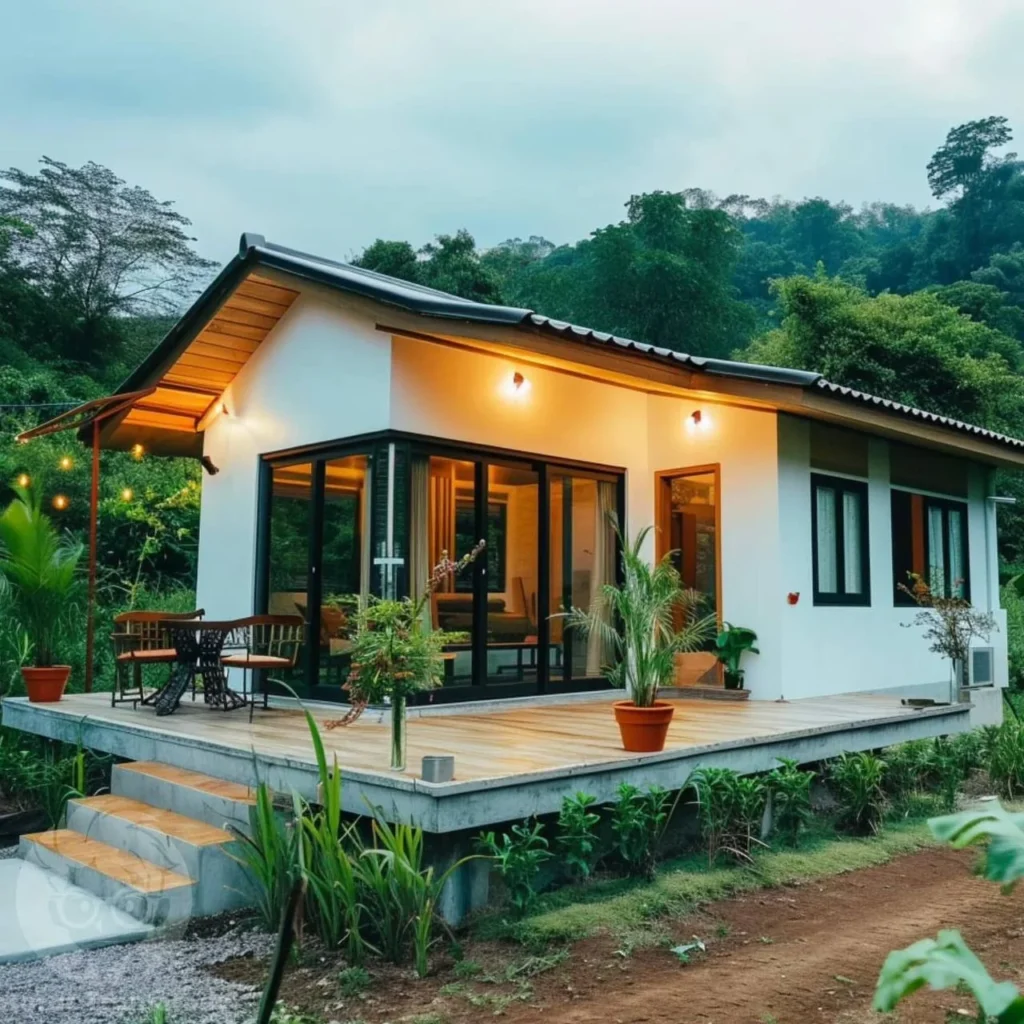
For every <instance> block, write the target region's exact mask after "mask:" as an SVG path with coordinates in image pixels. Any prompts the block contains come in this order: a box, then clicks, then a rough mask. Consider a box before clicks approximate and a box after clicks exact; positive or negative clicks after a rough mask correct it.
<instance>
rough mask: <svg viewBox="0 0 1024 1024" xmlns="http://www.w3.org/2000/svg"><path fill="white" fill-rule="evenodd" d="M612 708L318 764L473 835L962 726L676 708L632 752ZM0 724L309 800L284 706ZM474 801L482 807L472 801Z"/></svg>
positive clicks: (307, 753) (501, 722) (307, 768)
mask: <svg viewBox="0 0 1024 1024" xmlns="http://www.w3.org/2000/svg"><path fill="white" fill-rule="evenodd" d="M610 705H611V700H610V699H608V698H605V697H602V699H599V700H587V701H579V702H573V703H558V704H544V705H538V704H534V705H525V706H519V707H513V708H509V707H507V706H506V707H505V708H502V709H500V710H488V709H486V708H484V707H474V708H468V709H466V710H462V709H458V710H452V709H450V708H444V709H431V712H429V713H426V714H423V715H420V716H419V717H413V718H411V719H410V721H409V723H408V738H409V746H408V770H407V771H406V772H405V773H396V772H392V771H390V770H389V768H388V757H389V727H388V725H387V724H386V722H385V721H381V720H380V718H379V717H378V718H377V720H373V718H372V717H371V716H369V715H368V716H366V717H364V718H363V719H361V720H360V721H358V722H356V723H354V724H353V725H350V726H346V727H343V728H337V729H333V730H330V729H326V728H324V729H323V730H322V734H323V737H324V743H325V746H326V749H327V755H328V758H333V757H335V756H336V757H337V760H338V764H339V765H340V766H341V769H342V772H343V777H345V778H347V779H348V780H349V781H350V785H349V787H348V788H349V790H350V791H353V790H354V792H350V793H349V800H347V801H346V802H347V803H349V804H350V806H351V809H353V810H359V809H361V808H362V809H365V806H364V805H365V801H366V800H367V799H370V800H372V801H373V803H374V804H375V805H378V804H380V802H381V800H382V799H383V800H384V802H385V803H384V805H385V807H387V806H391V807H392V808H393V816H394V817H395V818H396V819H401V818H406V817H414V816H415V815H413V813H412V811H411V810H409V811H408V813H407V811H406V810H402V809H400V808H399V805H400V804H403V805H404V804H405V803H408V801H409V800H412V802H413V803H415V804H417V806H418V808H419V812H420V813H422V811H423V807H424V803H423V799H422V798H423V797H430V801H428V803H429V804H430V806H431V807H432V808H433V809H434V810H435V811H436V810H437V809H438V807H437V804H438V801H442V802H443V801H445V800H446V798H454V797H458V796H462V797H470V796H472V797H474V801H473V802H474V803H475V804H476V807H475V810H474V812H473V813H472V814H471V815H470V816H469V817H470V818H471V819H472V820H471V821H467V822H466V825H467V827H471V826H475V825H477V824H479V823H481V822H483V821H485V820H487V819H488V818H489V820H491V821H501V820H507V819H510V818H513V817H519V816H522V815H523V814H526V813H541V812H543V811H544V810H548V809H551V807H552V802H553V801H556V802H555V803H554V804H553V806H557V801H560V799H561V795H564V793H565V792H574V791H575V790H577V789H581V788H586V789H588V790H589V791H591V792H595V793H596V794H597V795H598V796H599V797H600V796H604V795H606V793H610V792H612V791H613V787H614V786H615V785H618V783H619V782H621V781H625V780H627V779H630V780H634V781H641V782H659V783H661V784H666V785H671V784H672V783H675V785H677V786H678V785H681V784H682V782H683V781H684V780H685V777H686V775H687V774H688V773H689V772H690V771H691V770H692V769H693V768H694V767H696V766H697V765H698V764H703V763H707V764H719V765H725V766H730V765H731V766H734V767H735V768H736V769H737V770H739V771H760V770H764V769H765V768H767V767H770V766H771V765H772V764H773V763H774V762H775V758H776V757H778V756H795V757H798V758H801V759H803V760H806V761H810V760H816V759H818V758H821V757H827V756H833V755H834V754H836V753H838V752H839V751H840V750H845V749H849V750H856V749H867V748H871V747H877V746H883V745H885V744H887V743H891V742H898V741H899V740H901V739H911V738H915V737H922V736H934V735H939V734H942V733H949V732H959V731H961V730H963V729H965V728H967V722H968V707H967V705H956V706H953V707H939V708H929V709H927V710H924V711H919V710H913V709H911V708H907V707H904V706H902V705H901V704H900V703H899V701H898V700H895V699H892V698H883V697H872V696H839V697H822V698H813V699H806V700H795V701H790V702H787V703H777V702H766V701H746V702H727V701H704V700H680V701H678V702H676V714H675V718H674V720H673V722H672V725H671V728H670V730H669V737H668V743H667V745H666V749H665V750H664V751H663V752H661V753H659V754H643V755H637V754H627V753H626V752H625V751H623V749H622V747H621V744H620V741H619V735H618V729H617V726H616V724H615V721H614V718H613V716H612V710H611V706H610ZM314 713H315V717H316V718H318V719H319V720H320V721H321V722H323V721H324V720H325V719H328V718H330V712H327V711H324V710H323V709H322V708H317V709H316V710H315V712H314ZM4 722H5V724H9V725H13V726H15V727H16V728H22V729H26V730H27V731H31V732H39V733H42V734H44V735H50V736H54V737H57V738H62V739H66V740H71V741H74V740H75V739H76V738H81V740H82V742H84V743H86V744H87V745H89V746H92V747H94V748H97V749H101V750H108V751H110V752H112V753H115V754H117V755H119V756H122V757H127V758H129V759H132V760H158V761H163V762H166V763H168V764H175V765H177V766H179V767H181V768H191V769H194V770H197V771H203V772H207V773H208V774H211V775H214V776H216V777H219V778H224V779H228V780H230V781H233V782H238V783H243V784H251V783H252V781H253V779H254V778H256V777H259V778H267V779H268V781H270V782H271V784H272V785H274V786H275V787H277V788H283V787H294V788H297V789H299V790H300V791H304V792H306V793H307V794H308V795H311V796H315V792H316V789H315V787H316V776H315V760H314V755H313V747H312V744H311V741H310V737H309V732H308V729H307V726H306V722H305V719H304V717H303V715H302V713H301V711H299V710H296V709H292V708H288V709H283V708H278V709H271V710H270V711H262V710H258V711H257V712H256V717H255V721H254V722H253V723H251V724H250V722H249V720H248V714H247V712H245V711H237V712H228V713H224V712H218V711H213V710H211V709H209V708H207V707H205V706H204V705H202V704H201V703H198V704H192V703H191V702H184V703H183V704H182V706H181V708H180V709H179V710H178V711H177V712H175V713H174V714H173V715H170V716H168V717H164V718H157V717H156V715H155V714H154V712H153V711H152V710H150V709H148V708H137V709H135V708H131V707H130V706H122V707H117V708H112V707H111V706H110V704H109V698H107V697H106V696H105V695H102V694H91V695H84V694H76V695H69V696H67V697H65V699H64V700H62V701H61V702H60V703H58V704H53V705H29V704H28V703H27V702H26V701H24V700H8V701H5V702H4ZM425 754H454V755H455V763H456V774H455V781H454V782H452V783H445V784H440V785H438V784H431V783H425V782H423V781H422V780H420V779H419V778H418V775H419V767H420V759H421V758H422V757H423V755H425ZM581 776H588V777H589V779H588V781H584V780H583V779H582V778H581ZM351 783H357V784H358V785H356V786H352V785H351ZM609 787H612V789H609ZM499 790H501V791H509V790H512V791H515V794H516V795H515V797H514V798H512V797H513V793H512V792H505V793H504V797H508V798H510V799H505V798H502V799H498V791H499ZM485 794H487V802H488V803H489V804H490V805H492V806H491V808H490V809H487V808H485V807H482V806H481V805H480V798H481V797H483V796H484V795H485ZM528 794H532V795H528ZM498 805H501V807H500V809H499V807H498ZM448 806H451V805H448ZM510 809H511V810H512V813H507V811H508V810H510ZM492 814H493V815H499V814H504V815H505V817H504V818H503V817H498V816H493V817H492V816H491V815H492ZM439 824H440V823H439ZM425 827H429V826H428V825H426V824H425ZM452 827H453V826H452V825H451V824H448V825H446V826H445V827H439V828H437V829H436V830H437V831H448V830H450V828H452Z"/></svg>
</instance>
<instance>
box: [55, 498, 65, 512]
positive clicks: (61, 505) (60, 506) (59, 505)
mask: <svg viewBox="0 0 1024 1024" xmlns="http://www.w3.org/2000/svg"><path fill="white" fill-rule="evenodd" d="M53 507H54V508H55V509H56V510H57V511H58V512H63V511H64V509H66V508H67V507H68V497H67V495H66V494H55V495H54V496H53Z"/></svg>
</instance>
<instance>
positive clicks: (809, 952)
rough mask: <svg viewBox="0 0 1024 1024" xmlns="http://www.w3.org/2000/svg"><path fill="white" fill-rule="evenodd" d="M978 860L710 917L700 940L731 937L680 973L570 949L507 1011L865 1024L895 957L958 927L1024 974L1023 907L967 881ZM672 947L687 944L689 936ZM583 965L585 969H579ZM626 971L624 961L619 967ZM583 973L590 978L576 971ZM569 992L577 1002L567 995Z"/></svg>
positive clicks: (660, 954) (877, 875)
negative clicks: (720, 933)
mask: <svg viewBox="0 0 1024 1024" xmlns="http://www.w3.org/2000/svg"><path fill="white" fill-rule="evenodd" d="M971 863H972V860H971V857H970V856H969V855H965V854H958V853H954V852H952V851H948V850H930V851H926V852H923V853H919V854H915V855H913V856H909V857H904V858H901V859H900V860H897V861H894V862H892V863H890V864H887V865H884V866H882V867H878V868H870V869H867V870H864V871H858V872H856V873H853V874H850V875H845V876H840V877H837V878H832V879H828V880H826V881H823V882H821V883H810V884H807V885H804V886H801V887H800V888H798V889H785V890H773V891H769V892H765V893H760V894H757V895H753V896H750V897H747V898H744V899H738V900H730V901H726V902H723V903H719V904H716V905H715V906H713V907H710V908H708V913H707V914H706V915H702V916H703V922H702V921H700V920H691V921H688V922H685V924H686V925H688V926H690V927H691V928H699V927H700V925H701V924H702V923H703V924H705V925H710V924H711V923H712V921H717V922H721V923H722V924H723V925H724V926H726V927H728V929H729V935H728V937H727V938H725V939H723V940H721V941H719V942H716V943H714V944H713V945H711V946H710V948H709V951H708V956H707V957H706V959H704V960H703V961H702V962H700V963H696V964H690V965H689V966H686V967H682V966H680V965H679V964H678V963H676V962H674V958H673V957H672V956H671V954H669V953H667V951H666V950H664V949H648V950H644V951H642V952H640V953H636V954H634V956H633V957H632V958H631V959H629V960H623V959H622V958H620V957H619V958H617V957H615V956H614V954H612V955H611V956H609V955H608V953H609V950H608V943H607V941H605V942H604V943H602V942H601V941H600V940H592V941H590V942H588V943H585V944H581V945H579V946H577V948H576V949H575V950H574V951H573V957H572V961H574V962H575V964H576V966H575V969H572V968H570V970H569V971H568V972H566V974H571V980H569V979H568V977H567V976H566V974H563V976H562V977H561V978H555V977H548V978H545V979H544V980H543V981H542V982H541V983H540V984H538V986H537V992H536V1001H535V1002H533V1003H531V1004H530V1005H525V1004H523V1005H520V1006H518V1007H516V1008H514V1009H510V1010H509V1011H508V1014H507V1016H508V1019H509V1020H510V1021H514V1022H516V1024H527V1022H534V1021H537V1022H540V1021H543V1022H544V1024H590V1022H597V1021H601V1022H602V1024H605V1022H608V1024H612V1022H622V1024H634V1022H635V1024H639V1022H645V1024H661V1022H665V1024H670V1022H671V1024H689V1022H694V1024H738V1022H745V1021H753V1022H762V1021H771V1020H772V1019H774V1020H775V1021H777V1022H778V1024H803V1022H805V1021H808V1022H809V1021H821V1022H836V1021H843V1022H850V1024H853V1022H860V1021H862V1020H863V1021H865V1022H866V1021H869V1020H878V1017H877V1015H875V1014H872V1013H871V1012H870V1005H871V997H872V993H873V990H874V985H875V981H876V979H877V977H878V971H879V968H880V967H881V964H882V961H883V960H884V958H885V956H886V954H887V953H888V952H889V951H890V950H891V949H895V948H898V947H902V946H906V945H909V944H910V943H911V942H913V941H914V940H915V939H919V938H923V937H925V936H930V935H934V934H935V933H936V932H937V931H938V930H939V929H940V928H946V927H959V928H960V929H961V931H962V932H963V933H964V935H965V936H966V938H967V940H968V941H969V942H970V943H971V944H972V945H973V947H974V949H975V951H976V952H978V953H979V955H981V957H982V959H983V960H984V961H985V962H986V963H987V964H988V966H989V968H990V970H992V971H993V973H998V974H1000V975H1002V976H1004V977H1006V976H1009V977H1015V976H1016V975H1017V973H1018V970H1017V969H1019V968H1022V967H1024V931H1022V930H1021V925H1022V923H1024V922H1022V918H1021V900H1020V897H1019V896H1013V895H1011V896H1003V895H1001V894H1000V892H999V889H998V887H997V886H994V885H992V884H991V883H989V882H984V881H981V880H980V879H977V878H974V877H972V876H971V874H970V867H971ZM679 932H680V929H678V928H677V929H676V935H677V937H678V938H680V939H685V938H686V937H687V936H685V935H683V934H679ZM581 958H585V960H586V961H587V963H586V965H585V967H584V965H583V964H581V963H580V962H579V961H580V960H581ZM617 959H618V960H619V962H618V963H616V962H615V961H616V960H617ZM581 967H584V969H582V970H581V969H580V968H581ZM567 985H571V986H572V991H568V990H567V989H566V986H567ZM970 1006H971V1001H970V1000H969V999H968V998H965V997H962V996H957V995H956V994H948V995H937V994H931V993H925V994H920V995H918V996H916V997H915V998H914V999H913V1000H912V1002H911V1003H908V1004H906V1009H904V1010H901V1011H900V1014H899V1018H898V1019H899V1020H900V1021H901V1022H908V1024H909V1022H913V1024H917V1022H924V1021H938V1022H942V1021H944V1019H945V1011H946V1010H953V1011H955V1010H957V1009H960V1008H969V1007H970Z"/></svg>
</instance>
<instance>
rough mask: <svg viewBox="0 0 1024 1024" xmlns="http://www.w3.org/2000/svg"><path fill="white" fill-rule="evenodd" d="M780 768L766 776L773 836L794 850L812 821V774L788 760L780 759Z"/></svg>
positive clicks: (792, 759) (796, 762) (793, 761)
mask: <svg viewBox="0 0 1024 1024" xmlns="http://www.w3.org/2000/svg"><path fill="white" fill-rule="evenodd" d="M778 761H779V767H778V768H773V769H772V770H771V771H770V772H769V773H768V774H767V775H766V776H765V787H766V789H767V791H768V795H769V797H770V799H771V807H772V812H771V818H772V832H773V833H774V834H775V835H777V836H779V837H780V838H781V839H782V841H783V842H785V843H788V844H789V845H791V846H795V845H796V844H797V842H798V841H799V839H800V834H801V833H802V832H803V831H804V830H805V829H806V828H807V826H808V825H809V824H810V822H811V818H812V817H813V812H812V810H811V783H812V782H813V781H814V772H812V771H804V770H803V769H801V767H800V763H799V762H798V761H796V760H795V759H794V758H791V757H780V758H779V759H778Z"/></svg>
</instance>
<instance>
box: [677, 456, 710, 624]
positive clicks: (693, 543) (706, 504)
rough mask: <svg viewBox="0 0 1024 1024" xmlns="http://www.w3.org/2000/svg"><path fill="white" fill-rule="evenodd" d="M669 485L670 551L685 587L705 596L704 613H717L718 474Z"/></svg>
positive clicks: (688, 476)
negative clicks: (716, 482) (716, 521)
mask: <svg viewBox="0 0 1024 1024" xmlns="http://www.w3.org/2000/svg"><path fill="white" fill-rule="evenodd" d="M668 486H669V501H670V506H671V507H670V509H669V536H668V538H667V540H668V545H669V550H670V551H671V552H672V557H673V559H674V561H675V566H676V568H677V569H678V570H679V575H680V576H681V577H682V580H683V583H684V585H685V586H687V587H689V588H690V589H692V590H696V591H697V592H698V593H699V594H701V595H702V596H703V597H704V606H703V609H702V612H703V613H704V614H707V613H709V612H714V611H716V610H717V606H718V605H717V602H718V596H717V578H718V573H717V566H716V557H717V544H716V538H715V518H716V517H715V513H716V500H717V496H716V494H715V474H714V473H690V474H686V475H681V476H677V477H673V478H672V479H671V480H670V481H669V483H668ZM676 625H677V627H678V626H682V622H677V623H676Z"/></svg>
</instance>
